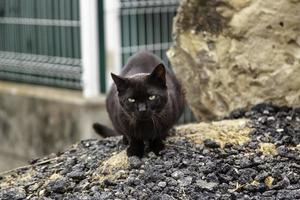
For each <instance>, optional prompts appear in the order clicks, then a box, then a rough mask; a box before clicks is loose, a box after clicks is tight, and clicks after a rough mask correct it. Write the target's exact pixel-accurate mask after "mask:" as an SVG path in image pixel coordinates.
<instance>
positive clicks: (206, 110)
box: [168, 0, 300, 120]
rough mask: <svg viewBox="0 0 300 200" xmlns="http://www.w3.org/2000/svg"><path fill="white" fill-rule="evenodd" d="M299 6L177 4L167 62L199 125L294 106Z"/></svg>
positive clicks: (249, 0) (298, 81)
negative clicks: (237, 113) (270, 106)
mask: <svg viewBox="0 0 300 200" xmlns="http://www.w3.org/2000/svg"><path fill="white" fill-rule="evenodd" d="M299 19H300V1H299V0H277V1H274V0H221V1H220V0H183V1H182V3H181V5H180V7H179V9H178V14H177V16H176V17H175V20H174V30H173V31H174V34H173V35H174V36H173V37H174V46H173V47H172V48H171V49H170V50H169V51H168V57H169V59H170V61H171V64H172V66H173V67H174V70H175V72H176V73H177V75H178V78H179V79H181V81H182V82H183V85H184V87H185V90H186V96H187V101H188V103H189V104H190V107H191V108H192V110H193V112H194V114H195V116H196V117H197V118H198V119H199V120H212V119H216V118H218V117H221V116H224V115H226V114H228V113H229V112H231V111H233V110H235V109H237V108H241V107H249V106H251V105H254V104H257V103H260V102H266V101H269V102H273V103H276V104H278V105H288V106H299V105H300V78H299V77H300V20H299Z"/></svg>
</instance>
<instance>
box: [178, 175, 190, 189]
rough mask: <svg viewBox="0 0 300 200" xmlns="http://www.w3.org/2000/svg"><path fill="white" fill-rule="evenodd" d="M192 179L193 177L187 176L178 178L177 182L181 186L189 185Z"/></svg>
mask: <svg viewBox="0 0 300 200" xmlns="http://www.w3.org/2000/svg"><path fill="white" fill-rule="evenodd" d="M192 181H193V177H191V176H187V177H184V178H182V179H179V180H178V182H179V184H180V185H181V186H182V187H185V186H189V185H190V184H191V183H192Z"/></svg>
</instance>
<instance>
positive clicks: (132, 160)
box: [129, 156, 143, 169]
mask: <svg viewBox="0 0 300 200" xmlns="http://www.w3.org/2000/svg"><path fill="white" fill-rule="evenodd" d="M142 164H143V163H142V161H141V159H139V158H138V157H136V156H132V157H129V165H130V167H131V168H133V169H139V168H140V167H141V166H142Z"/></svg>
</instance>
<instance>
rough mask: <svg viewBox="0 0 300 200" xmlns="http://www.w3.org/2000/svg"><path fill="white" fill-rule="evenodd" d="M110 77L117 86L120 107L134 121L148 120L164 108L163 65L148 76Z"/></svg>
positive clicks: (164, 78) (164, 80) (164, 83)
mask: <svg viewBox="0 0 300 200" xmlns="http://www.w3.org/2000/svg"><path fill="white" fill-rule="evenodd" d="M111 75H112V78H113V80H114V82H115V84H116V86H117V90H118V96H119V102H120V105H121V106H122V108H123V110H124V111H125V112H126V113H127V114H129V115H130V116H132V117H134V118H135V119H136V120H149V119H151V118H152V117H153V116H154V115H156V114H158V113H159V112H160V111H161V110H162V109H163V108H164V107H165V105H166V103H167V101H168V92H167V85H166V69H165V67H164V65H163V64H159V65H157V66H156V67H155V69H154V70H153V71H152V73H150V74H144V73H143V74H136V75H134V76H132V77H121V76H117V75H115V74H111Z"/></svg>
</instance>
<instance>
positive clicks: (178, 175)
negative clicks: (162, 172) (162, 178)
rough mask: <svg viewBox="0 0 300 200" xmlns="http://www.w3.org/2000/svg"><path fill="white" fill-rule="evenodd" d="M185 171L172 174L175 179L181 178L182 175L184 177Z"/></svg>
mask: <svg viewBox="0 0 300 200" xmlns="http://www.w3.org/2000/svg"><path fill="white" fill-rule="evenodd" d="M183 175H184V174H183V173H182V172H181V171H175V172H173V173H172V174H171V176H172V177H173V178H174V179H179V178H181V177H183Z"/></svg>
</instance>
